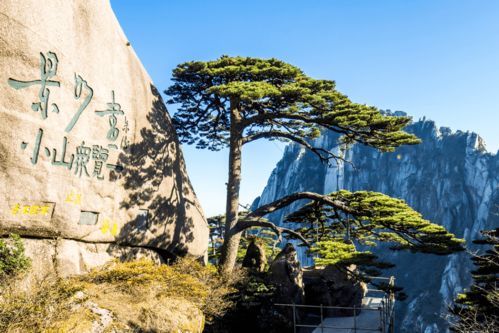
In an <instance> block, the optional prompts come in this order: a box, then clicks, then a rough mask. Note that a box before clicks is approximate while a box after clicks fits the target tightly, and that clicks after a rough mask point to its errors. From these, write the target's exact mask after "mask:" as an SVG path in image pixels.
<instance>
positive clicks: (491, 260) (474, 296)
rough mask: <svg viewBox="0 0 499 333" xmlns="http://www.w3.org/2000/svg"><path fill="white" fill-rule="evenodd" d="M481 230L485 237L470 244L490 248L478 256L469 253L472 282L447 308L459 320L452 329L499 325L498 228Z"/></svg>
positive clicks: (491, 329)
mask: <svg viewBox="0 0 499 333" xmlns="http://www.w3.org/2000/svg"><path fill="white" fill-rule="evenodd" d="M481 233H482V235H483V236H484V237H483V238H482V239H479V240H475V241H473V243H475V244H481V245H490V247H489V248H488V249H487V250H486V251H485V252H484V253H482V254H480V255H477V254H472V260H473V263H474V264H475V266H476V269H475V270H474V271H472V272H471V273H472V275H473V280H474V283H473V285H472V286H471V288H470V289H469V290H468V291H466V292H465V293H463V294H459V295H458V297H457V299H456V304H455V305H454V306H453V307H452V308H451V309H450V310H451V313H453V314H454V315H456V316H457V317H458V319H459V320H458V321H457V322H456V323H455V324H454V325H453V327H452V330H453V331H457V332H496V330H497V328H498V327H499V289H498V284H499V228H496V229H495V230H488V231H482V232H481Z"/></svg>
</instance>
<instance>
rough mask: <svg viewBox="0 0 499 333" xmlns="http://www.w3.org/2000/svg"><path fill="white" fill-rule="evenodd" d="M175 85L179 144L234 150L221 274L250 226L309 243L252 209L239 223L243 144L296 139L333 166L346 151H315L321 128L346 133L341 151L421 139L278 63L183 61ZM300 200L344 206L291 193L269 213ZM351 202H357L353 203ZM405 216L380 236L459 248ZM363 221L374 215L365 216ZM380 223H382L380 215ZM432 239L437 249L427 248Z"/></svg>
mask: <svg viewBox="0 0 499 333" xmlns="http://www.w3.org/2000/svg"><path fill="white" fill-rule="evenodd" d="M172 81H173V85H172V86H170V87H169V88H168V89H167V90H166V91H165V93H166V94H167V95H168V96H170V97H171V98H170V99H169V101H168V102H169V103H172V104H179V105H180V107H179V108H178V110H177V112H176V113H175V115H174V117H173V124H174V126H175V128H176V130H177V133H178V135H179V138H180V140H181V142H182V143H187V144H195V145H196V146H197V147H198V148H202V149H211V150H219V149H222V148H229V177H228V182H227V204H226V213H225V218H226V221H227V223H226V224H225V231H224V243H223V247H222V253H221V260H220V265H221V268H222V271H224V272H231V271H232V269H233V267H234V265H235V262H236V258H237V253H238V248H239V243H240V239H241V233H242V232H243V231H244V230H245V229H247V228H251V227H253V226H260V227H267V228H271V229H273V230H274V231H275V232H277V233H278V234H279V235H280V234H281V233H287V234H289V235H291V236H292V237H296V238H299V239H302V240H303V241H304V243H305V244H308V245H309V242H308V241H307V240H306V238H305V237H303V236H302V235H301V234H300V233H299V232H296V231H294V230H291V229H286V228H282V227H277V226H276V225H274V224H273V223H271V222H269V221H267V220H265V219H264V218H263V216H264V215H265V214H263V215H262V214H259V213H258V212H252V213H250V214H248V215H247V216H246V217H244V218H242V219H240V216H239V187H240V183H241V156H242V147H243V145H245V144H248V143H250V142H253V141H255V140H259V139H269V140H285V141H291V142H295V143H297V144H299V145H302V146H303V147H305V148H306V149H308V150H310V151H311V152H312V153H314V154H315V155H316V156H317V157H318V158H319V160H320V161H322V162H329V161H331V160H341V159H342V156H341V154H339V155H338V154H334V153H333V152H331V151H327V150H325V149H323V148H320V147H314V146H313V144H312V143H311V142H312V141H311V140H310V139H313V138H316V137H318V136H319V135H320V133H321V131H324V130H330V131H334V132H336V133H339V134H341V140H340V142H339V144H340V145H342V146H348V145H350V144H353V143H359V144H363V145H367V146H371V147H374V148H376V149H378V150H380V151H393V150H394V149H395V148H396V147H399V146H400V145H405V144H417V143H419V142H420V140H419V139H418V138H417V137H415V136H414V135H412V134H409V133H406V132H404V131H402V129H403V128H404V127H405V126H406V125H407V124H408V123H409V122H410V120H411V119H410V118H409V117H395V116H390V115H384V114H382V113H381V112H380V111H379V110H378V109H377V108H375V107H373V106H368V105H364V104H358V103H354V102H352V101H351V100H350V99H349V98H348V97H347V96H346V95H344V94H342V93H340V92H339V91H337V90H336V89H335V83H334V81H330V80H316V79H313V78H310V77H308V76H307V75H305V74H304V73H303V71H301V70H300V69H299V68H297V67H295V66H292V65H290V64H287V63H285V62H283V61H280V60H277V59H258V58H244V57H228V56H222V57H221V58H219V59H217V60H214V61H206V62H203V61H192V62H186V63H183V64H180V65H178V66H177V67H176V68H175V69H174V70H173V77H172ZM296 198H298V199H296ZM299 199H309V200H312V201H314V200H315V199H318V201H319V202H322V203H332V202H333V201H334V202H340V201H341V200H340V199H335V198H334V195H333V197H331V196H320V195H317V194H309V193H305V192H304V193H298V194H295V195H294V196H293V195H291V196H287V197H286V198H283V200H278V201H276V202H275V205H270V206H268V208H271V210H272V209H280V208H282V207H285V206H286V205H287V204H290V203H292V202H294V201H296V200H299ZM342 199H345V198H343V197H342ZM366 200H367V199H366ZM316 201H317V200H316ZM352 204H356V203H355V201H353V202H352ZM380 204H382V203H380ZM277 206H279V208H276V207H277ZM333 207H335V208H336V209H337V210H341V211H343V212H344V213H349V212H350V211H354V212H355V211H356V210H357V207H350V206H349V200H345V202H341V206H334V205H333ZM259 212H263V210H259ZM414 213H415V212H414ZM404 214H405V215H404ZM404 214H402V213H401V214H399V215H398V216H397V218H401V219H402V220H400V221H396V220H395V219H394V220H392V221H386V223H393V224H394V225H393V226H392V227H393V228H392V229H390V230H391V231H390V232H388V233H386V232H384V231H382V230H381V229H379V231H380V232H381V234H380V236H379V239H382V240H387V241H393V242H394V243H397V244H398V246H399V247H400V248H410V249H413V250H418V251H423V252H436V253H439V252H445V253H447V252H449V251H447V245H450V247H449V249H450V250H452V249H455V248H457V247H459V245H458V244H455V243H456V242H457V240H456V239H455V238H453V236H449V235H450V234H447V233H446V232H445V229H444V230H442V228H441V227H438V226H437V225H434V224H430V223H429V222H424V220H422V219H418V218H414V216H413V215H414V214H413V213H412V210H410V208H407V209H406V210H405V212H404ZM365 217H369V218H371V216H370V215H368V214H367V215H365ZM406 221H407V223H406ZM377 223H382V217H379V218H378V222H377ZM419 224H421V225H424V227H420V226H419ZM377 230H378V229H377ZM404 232H408V233H407V234H404ZM359 235H360V233H359ZM365 237H368V236H365ZM434 237H436V238H438V237H443V239H446V240H449V239H448V238H449V237H450V240H449V242H447V243H444V244H443V245H442V246H439V245H438V244H436V243H435V242H432V238H434ZM427 241H429V246H432V247H433V248H432V249H430V248H428V244H427V243H428V242H427ZM457 243H459V242H457ZM459 244H460V243H459Z"/></svg>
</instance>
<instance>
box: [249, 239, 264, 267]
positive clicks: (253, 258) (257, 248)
mask: <svg viewBox="0 0 499 333" xmlns="http://www.w3.org/2000/svg"><path fill="white" fill-rule="evenodd" d="M266 265H267V257H266V255H265V249H264V247H263V246H262V245H261V244H258V243H257V242H255V241H254V240H252V241H251V242H250V244H249V245H248V248H247V249H246V254H245V255H244V259H243V267H246V268H250V269H253V270H255V271H256V272H263V271H264V270H265V266H266Z"/></svg>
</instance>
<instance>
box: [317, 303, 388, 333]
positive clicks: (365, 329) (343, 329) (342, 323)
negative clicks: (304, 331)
mask: <svg viewBox="0 0 499 333" xmlns="http://www.w3.org/2000/svg"><path fill="white" fill-rule="evenodd" d="M383 300H384V298H382V297H365V298H364V300H363V301H362V310H361V312H360V313H359V314H358V315H357V316H351V317H326V318H324V320H323V321H322V323H321V324H319V327H317V328H316V329H314V330H313V331H312V332H313V333H333V332H334V333H354V332H355V333H371V332H389V331H388V330H386V329H384V327H385V326H387V325H386V324H387V323H385V322H384V320H385V318H384V317H383V315H384V314H383V308H384V304H383Z"/></svg>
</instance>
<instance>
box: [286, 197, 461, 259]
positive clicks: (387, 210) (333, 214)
mask: <svg viewBox="0 0 499 333" xmlns="http://www.w3.org/2000/svg"><path fill="white" fill-rule="evenodd" d="M327 197H328V199H330V201H331V202H333V203H335V204H334V205H330V204H328V203H327V202H324V201H322V202H318V201H312V202H309V203H307V204H305V205H304V206H303V207H301V208H300V209H298V210H297V211H295V212H294V213H292V214H290V215H288V216H287V217H286V220H287V221H288V222H295V223H298V225H300V228H299V229H298V231H299V232H300V233H301V234H302V235H304V236H305V237H306V239H307V240H309V242H310V243H311V244H313V245H312V248H311V251H312V252H314V253H316V254H318V258H316V260H315V261H316V263H317V264H320V265H326V264H342V265H345V266H348V265H350V264H357V265H371V266H374V267H378V268H386V267H390V266H391V265H390V264H389V263H385V262H379V261H377V260H376V258H377V257H376V256H375V255H374V254H373V253H372V252H369V251H357V249H356V246H355V245H354V242H355V243H357V244H359V245H366V246H373V247H375V246H377V245H379V244H381V243H387V244H389V246H390V248H391V249H393V250H410V251H412V252H422V253H433V254H450V253H453V252H456V251H461V250H463V243H464V241H463V240H461V239H458V238H457V237H456V236H455V235H453V234H452V233H450V232H448V231H447V230H446V229H445V228H444V227H442V226H440V225H437V224H434V223H431V222H430V221H428V220H425V219H424V218H423V217H422V216H421V214H420V213H418V212H416V211H415V210H413V209H412V208H411V207H410V206H409V205H407V204H406V203H405V201H404V200H401V199H396V198H392V197H390V196H387V195H384V194H382V193H378V192H367V191H358V192H349V191H346V190H341V191H339V192H333V193H330V194H329V195H327Z"/></svg>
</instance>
